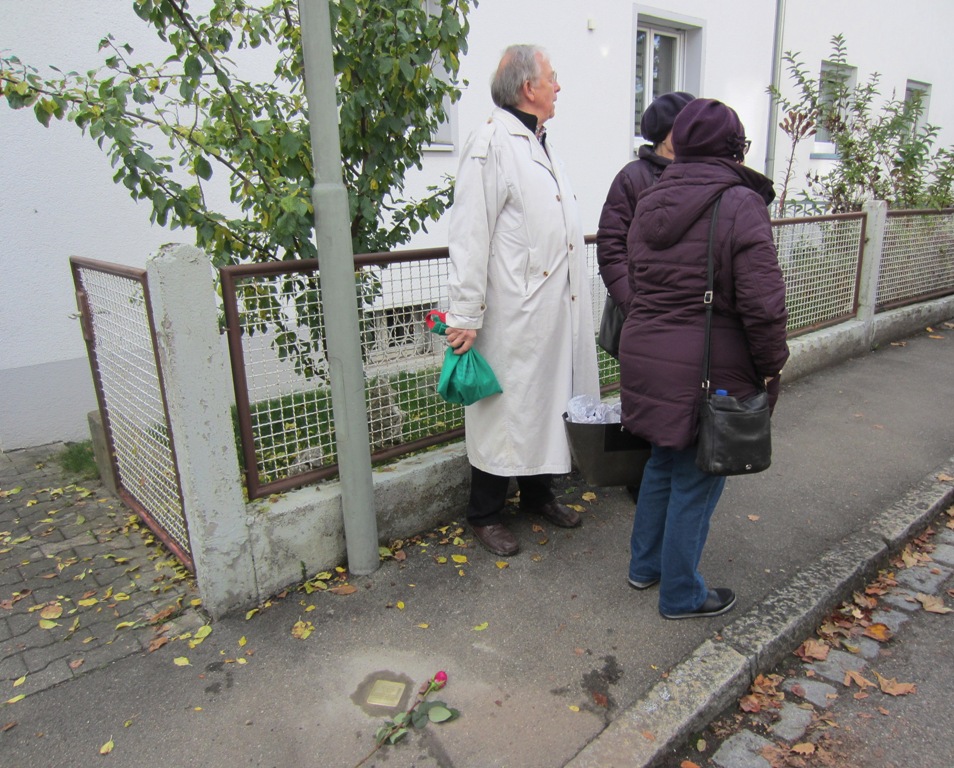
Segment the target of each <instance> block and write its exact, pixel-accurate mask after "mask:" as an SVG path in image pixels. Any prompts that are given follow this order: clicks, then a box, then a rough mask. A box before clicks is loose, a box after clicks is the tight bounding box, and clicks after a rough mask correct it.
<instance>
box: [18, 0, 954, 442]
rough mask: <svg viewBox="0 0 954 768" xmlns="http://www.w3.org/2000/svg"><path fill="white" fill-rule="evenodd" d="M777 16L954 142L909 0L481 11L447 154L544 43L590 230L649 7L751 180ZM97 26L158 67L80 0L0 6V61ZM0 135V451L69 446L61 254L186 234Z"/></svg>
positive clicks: (74, 399)
mask: <svg viewBox="0 0 954 768" xmlns="http://www.w3.org/2000/svg"><path fill="white" fill-rule="evenodd" d="M777 5H783V6H784V7H785V9H786V19H785V25H784V33H785V37H784V42H783V45H782V48H783V50H794V51H800V52H801V54H802V59H803V60H804V61H805V62H806V63H807V64H808V65H809V66H810V67H813V68H817V67H818V66H819V65H820V63H821V60H822V59H823V58H825V57H827V56H828V55H829V54H830V50H831V46H830V38H831V36H832V35H834V34H836V33H838V32H844V33H845V34H846V36H847V43H848V53H849V58H850V60H851V62H850V63H852V64H855V65H856V66H858V69H859V72H858V76H859V80H865V79H867V77H868V76H869V75H870V74H871V73H872V72H873V71H875V70H877V71H879V72H881V73H882V92H883V93H884V94H885V95H886V96H887V95H890V93H891V91H892V90H897V91H898V93H899V94H903V90H904V85H905V81H906V80H907V79H914V80H920V81H923V82H927V83H930V84H931V85H932V94H931V108H930V118H931V121H932V122H934V123H937V124H939V125H942V126H945V127H944V130H943V131H942V135H941V137H940V143H941V144H942V145H949V144H952V143H954V92H952V89H954V83H951V82H950V79H949V78H945V77H943V76H942V75H943V74H944V73H943V70H942V66H943V62H944V60H945V59H946V57H944V56H940V55H938V52H939V51H944V50H945V48H944V46H945V45H947V44H948V43H947V40H946V39H945V36H946V34H947V30H949V29H950V27H951V22H952V21H954V6H948V4H945V3H940V2H937V0H909V2H907V3H906V4H905V5H904V17H903V18H901V17H900V16H899V12H898V6H897V4H896V3H894V2H891V0H843V1H842V2H839V3H833V2H831V1H830V0H798V1H797V2H787V3H778V4H777V3H772V2H769V1H768V0H656V2H653V3H641V2H636V3H633V2H631V1H630V0H590V2H587V3H580V2H576V1H575V0H553V1H552V2H550V3H539V2H531V1H530V0H481V1H480V4H479V5H478V6H477V8H476V9H474V10H473V11H472V13H471V16H470V20H471V34H470V38H469V41H468V42H469V52H468V54H467V56H466V57H465V58H464V60H463V62H462V67H461V76H462V77H463V78H465V79H467V80H468V81H469V85H468V86H467V87H466V89H465V92H464V96H463V99H462V100H461V102H460V104H459V105H458V107H457V113H456V116H455V125H456V134H457V135H456V139H457V141H456V145H457V146H459V145H460V143H461V142H462V141H463V140H464V139H465V138H466V135H467V133H469V132H470V131H471V130H473V129H474V128H475V127H476V126H478V125H479V124H481V123H482V122H483V121H484V120H486V118H487V115H488V114H489V112H490V110H491V109H492V104H491V101H490V95H489V78H490V75H491V73H492V72H493V70H494V69H495V67H496V64H497V60H498V58H499V56H500V53H501V51H502V50H503V48H504V47H505V46H506V45H508V44H509V43H512V42H533V43H538V44H540V45H543V46H545V47H546V48H547V49H548V51H549V53H550V55H551V59H552V62H553V65H554V68H555V69H556V70H557V72H558V74H559V80H560V84H561V86H562V88H563V90H562V92H561V93H560V95H559V99H558V101H557V113H556V117H555V118H554V119H553V120H552V121H551V122H550V123H549V125H548V135H549V140H550V141H551V143H552V145H553V146H554V147H555V148H556V149H557V151H558V152H559V153H560V154H561V156H562V157H563V159H564V162H565V164H566V166H567V169H568V173H569V176H570V178H571V179H572V182H573V186H574V188H575V190H576V194H577V197H578V198H579V201H580V208H581V213H582V217H583V223H584V229H585V231H587V232H595V230H596V225H597V221H598V218H599V211H600V207H601V205H602V202H603V198H604V196H605V192H606V188H607V186H608V185H609V182H610V181H611V179H612V178H613V176H614V175H615V173H616V172H617V171H618V170H619V168H620V167H622V165H624V164H625V163H626V162H628V161H629V160H630V159H632V158H633V156H634V149H633V137H632V115H633V107H634V104H633V98H634V97H633V68H634V44H633V38H634V32H635V23H636V15H637V14H648V15H650V16H654V17H658V18H665V19H669V20H671V21H672V22H673V23H674V24H676V25H686V26H689V27H693V28H697V29H698V33H697V35H696V37H695V39H696V40H697V51H698V56H699V61H698V63H697V64H696V65H692V63H691V62H690V70H691V71H690V72H689V78H690V79H689V82H695V83H698V85H699V87H698V88H696V89H694V90H695V91H696V92H697V94H698V95H704V96H709V97H714V98H719V99H722V100H724V101H726V102H727V103H729V104H730V105H732V106H733V107H734V108H735V109H736V110H737V111H738V112H739V115H740V117H741V118H742V121H743V123H744V124H745V126H746V129H747V133H748V134H749V136H750V137H751V138H752V141H753V146H752V150H751V152H750V155H749V164H750V165H752V166H753V167H756V168H758V169H760V170H763V169H764V162H765V154H766V149H767V147H768V145H769V141H768V137H769V116H770V113H769V99H768V97H767V95H766V92H765V91H766V87H767V86H768V84H769V83H770V80H771V71H772V55H773V36H774V28H775V13H776V7H777ZM912 20H918V21H917V23H911V21H912ZM925 21H928V22H929V23H924V22H925ZM888 27H890V30H891V34H890V35H886V34H885V30H886V28H888ZM109 32H111V33H112V34H113V35H114V36H115V38H116V39H117V40H118V41H120V42H126V41H129V42H131V43H132V44H133V45H134V47H135V48H136V55H137V56H141V57H142V58H143V59H146V60H149V59H158V58H160V57H161V51H162V49H161V48H160V47H159V44H158V41H157V40H156V39H155V38H154V37H153V36H151V35H150V34H149V31H148V29H146V28H145V26H144V25H143V24H142V22H141V21H139V20H138V18H137V17H136V16H135V15H134V14H133V12H132V9H131V3H129V2H126V3H116V2H109V1H108V0H87V2H84V3H83V4H82V12H80V11H79V10H78V9H77V6H76V4H75V3H74V2H71V1H70V0H46V1H45V2H44V3H41V4H37V3H35V2H31V0H4V3H3V7H2V23H0V50H2V51H4V52H5V54H9V53H13V54H15V55H17V56H18V57H19V58H20V59H21V60H23V61H25V62H28V63H31V64H34V65H37V66H43V65H47V64H53V65H56V66H58V67H60V68H61V69H63V70H71V69H74V70H80V71H82V70H85V69H88V68H92V67H95V66H96V65H97V64H98V63H99V62H100V61H101V55H100V54H98V53H97V50H96V49H97V44H98V42H99V40H100V39H101V38H102V37H103V36H105V34H106V33H109ZM886 41H890V47H888V45H886ZM250 66H254V64H253V65H250ZM784 77H785V76H784V73H783V81H782V82H783V87H785V86H786V81H785V79H784ZM0 138H2V146H3V149H4V151H3V152H2V153H0V189H2V190H3V197H2V205H0V449H2V450H11V449H14V448H19V447H25V446H31V445H38V444H42V443H47V442H51V441H55V440H81V439H85V438H86V437H87V435H88V430H87V425H86V412H87V411H89V410H91V409H92V408H94V407H95V397H94V394H93V389H92V384H91V379H90V374H89V366H88V363H87V362H86V351H85V346H84V343H83V340H82V336H81V334H80V330H79V324H78V322H77V320H76V318H75V312H76V307H75V300H74V297H73V287H72V280H71V276H70V271H69V265H68V258H69V257H70V256H71V255H79V256H86V257H90V258H96V259H101V260H104V261H109V262H116V263H121V264H128V265H133V266H143V265H144V264H145V261H146V258H147V256H148V255H149V254H150V253H153V252H155V251H156V250H157V249H158V247H159V246H160V245H161V244H163V243H167V242H190V241H191V237H190V236H189V233H187V232H182V231H170V230H165V229H162V228H159V227H154V226H151V225H150V224H149V209H148V207H147V206H145V205H137V204H136V203H135V202H133V201H132V200H131V199H130V198H129V196H128V195H127V194H126V191H125V189H124V188H123V187H117V186H115V185H114V184H112V182H111V180H110V177H111V171H110V167H109V161H108V158H107V157H106V156H105V155H104V154H103V153H102V152H101V151H100V150H99V149H98V147H97V146H96V145H95V143H94V142H92V141H90V140H89V139H88V138H86V137H84V136H82V135H81V134H80V133H79V131H77V130H76V128H75V127H74V126H72V125H67V124H61V123H55V122H54V123H52V124H51V126H50V127H49V128H48V129H43V128H42V127H41V126H40V125H39V124H38V123H37V122H36V120H35V118H34V117H33V115H32V114H31V113H29V112H25V111H23V112H14V111H12V110H10V109H9V108H7V107H6V106H5V105H3V106H0ZM776 141H777V152H776V155H777V157H778V160H777V162H776V166H775V170H776V173H775V175H774V178H775V179H776V180H778V179H779V178H780V177H781V173H782V171H783V159H784V158H785V157H787V154H788V149H789V146H788V143H787V139H786V137H785V136H784V135H783V134H781V132H777V134H776ZM811 152H812V146H810V144H809V143H806V144H805V145H804V146H803V147H801V148H800V149H799V152H798V153H797V156H796V162H797V170H796V173H797V176H798V178H799V179H801V178H802V177H803V176H804V173H805V171H807V170H808V169H809V168H812V167H822V168H823V167H824V163H825V162H827V161H824V160H818V159H813V158H812V157H811ZM458 161H459V157H458V155H457V152H456V151H434V152H430V153H428V156H427V158H426V162H425V167H424V169H423V171H422V172H419V173H416V174H415V175H414V176H413V177H412V178H410V179H409V181H408V185H407V192H408V193H409V194H411V195H415V194H420V193H422V192H423V191H424V190H425V188H426V186H427V185H428V184H431V183H436V182H437V181H438V180H439V179H440V177H441V175H442V174H453V173H454V172H455V171H456V167H457V163H458ZM429 229H430V231H429V233H427V234H422V235H420V236H418V237H417V238H415V240H414V241H413V242H412V243H411V246H413V247H426V246H440V245H444V244H446V234H447V233H446V221H442V222H438V223H436V224H434V225H432V226H431V227H430V228H429Z"/></svg>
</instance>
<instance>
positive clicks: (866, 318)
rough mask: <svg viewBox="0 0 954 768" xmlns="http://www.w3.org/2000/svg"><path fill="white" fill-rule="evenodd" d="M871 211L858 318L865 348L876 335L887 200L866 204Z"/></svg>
mask: <svg viewBox="0 0 954 768" xmlns="http://www.w3.org/2000/svg"><path fill="white" fill-rule="evenodd" d="M864 212H865V213H866V214H868V220H867V224H866V225H865V231H864V234H863V237H864V243H865V251H864V258H863V259H862V261H861V276H860V279H859V282H858V320H860V321H861V322H862V323H864V329H865V347H866V348H870V347H871V345H872V344H873V343H874V338H875V322H874V319H875V309H876V308H877V304H878V277H879V275H880V273H881V254H882V251H883V250H884V229H885V223H886V222H887V218H888V216H887V214H888V204H887V203H886V202H884V201H883V200H869V201H868V202H867V203H865V205H864Z"/></svg>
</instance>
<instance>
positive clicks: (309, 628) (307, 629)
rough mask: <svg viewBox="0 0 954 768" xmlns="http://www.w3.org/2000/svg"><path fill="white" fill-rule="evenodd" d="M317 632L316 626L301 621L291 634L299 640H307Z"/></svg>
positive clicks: (296, 623)
mask: <svg viewBox="0 0 954 768" xmlns="http://www.w3.org/2000/svg"><path fill="white" fill-rule="evenodd" d="M314 631H315V625H314V624H312V623H311V622H310V621H302V620H301V619H299V620H298V621H296V622H295V623H294V625H293V626H292V630H291V634H292V637H295V638H298V639H299V640H307V639H308V636H309V635H310V634H311V633H312V632H314Z"/></svg>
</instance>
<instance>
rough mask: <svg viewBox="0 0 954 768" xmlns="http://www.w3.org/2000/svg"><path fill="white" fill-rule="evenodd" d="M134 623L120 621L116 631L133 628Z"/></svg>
mask: <svg viewBox="0 0 954 768" xmlns="http://www.w3.org/2000/svg"><path fill="white" fill-rule="evenodd" d="M135 626H136V622H135V621H121V622H119V623H118V624H117V625H116V629H126V628H127V627H135Z"/></svg>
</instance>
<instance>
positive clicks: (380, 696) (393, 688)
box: [367, 680, 407, 707]
mask: <svg viewBox="0 0 954 768" xmlns="http://www.w3.org/2000/svg"><path fill="white" fill-rule="evenodd" d="M406 687H407V685H406V684H405V683H395V682H392V681H391V680H376V681H375V683H374V685H373V686H372V687H371V693H369V694H368V699H367V701H368V704H374V705H376V706H379V707H396V706H397V705H398V704H399V703H400V701H401V696H403V695H404V689H405V688H406Z"/></svg>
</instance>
